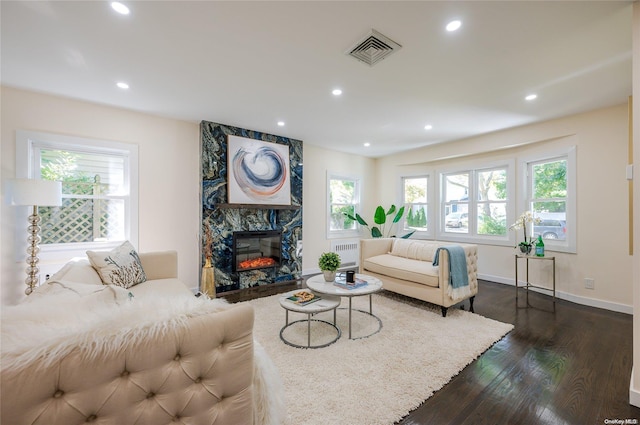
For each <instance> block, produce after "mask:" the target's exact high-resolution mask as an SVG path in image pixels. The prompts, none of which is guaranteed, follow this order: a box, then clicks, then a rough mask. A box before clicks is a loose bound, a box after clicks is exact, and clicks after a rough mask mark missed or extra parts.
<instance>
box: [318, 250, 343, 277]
mask: <svg viewBox="0 0 640 425" xmlns="http://www.w3.org/2000/svg"><path fill="white" fill-rule="evenodd" d="M318 267H320V270H322V273H323V274H324V280H325V281H327V282H333V281H334V280H335V278H336V270H338V267H340V256H339V255H338V254H337V253H335V252H323V253H322V255H320V258H318Z"/></svg>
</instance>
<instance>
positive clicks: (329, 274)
mask: <svg viewBox="0 0 640 425" xmlns="http://www.w3.org/2000/svg"><path fill="white" fill-rule="evenodd" d="M322 274H323V275H324V281H325V282H333V281H335V280H336V272H335V270H334V271H331V270H323V271H322Z"/></svg>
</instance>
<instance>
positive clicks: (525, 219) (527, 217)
mask: <svg viewBox="0 0 640 425" xmlns="http://www.w3.org/2000/svg"><path fill="white" fill-rule="evenodd" d="M527 223H533V224H537V223H540V218H538V217H534V215H533V213H532V212H531V211H525V212H523V213H522V214H520V217H518V219H517V220H516V222H515V223H513V224H512V225H511V226H509V229H510V230H518V229H522V234H523V236H524V241H522V242H520V243H519V244H518V245H517V246H518V247H520V252H522V253H523V254H525V255H529V254H530V253H531V247H532V246H533V243H532V241H531V236H528V235H530V234H529V232H528V231H527ZM527 236H528V239H527Z"/></svg>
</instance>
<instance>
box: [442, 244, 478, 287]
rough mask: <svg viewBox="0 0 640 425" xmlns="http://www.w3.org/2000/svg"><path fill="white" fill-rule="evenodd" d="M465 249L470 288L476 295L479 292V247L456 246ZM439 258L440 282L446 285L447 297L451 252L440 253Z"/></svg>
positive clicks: (470, 245) (443, 251)
mask: <svg viewBox="0 0 640 425" xmlns="http://www.w3.org/2000/svg"><path fill="white" fill-rule="evenodd" d="M456 245H460V246H461V247H462V249H464V252H465V257H466V259H467V275H468V278H469V287H470V290H471V293H472V294H473V295H475V294H476V293H477V292H478V246H477V245H473V244H462V243H461V244H456ZM439 255H440V257H439V270H438V275H439V280H440V282H442V285H445V291H444V292H443V295H444V296H445V297H447V295H446V294H447V291H448V286H449V252H448V251H447V250H442V251H440V254H439Z"/></svg>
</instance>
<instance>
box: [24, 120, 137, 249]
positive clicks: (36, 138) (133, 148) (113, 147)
mask: <svg viewBox="0 0 640 425" xmlns="http://www.w3.org/2000/svg"><path fill="white" fill-rule="evenodd" d="M40 149H54V150H62V151H64V150H69V151H74V152H84V153H92V154H98V155H100V154H109V155H117V156H122V157H123V158H124V165H125V170H124V178H125V191H126V187H128V193H126V192H125V194H123V195H121V196H118V197H119V198H122V199H124V205H125V225H124V227H125V229H124V231H125V240H128V241H130V242H131V243H132V244H133V246H138V192H139V191H138V186H139V176H138V145H135V144H131V143H123V142H115V141H108V140H97V139H89V138H84V137H75V136H65V135H59V134H51V133H39V132H32V131H22V130H18V131H17V132H16V177H17V178H35V179H39V178H40V168H39V163H38V162H37V161H38V160H39V151H40ZM28 209H29V207H23V208H19V209H18V211H16V220H17V223H16V228H17V229H16V244H17V245H16V246H18V247H21V246H24V247H25V248H26V238H25V237H23V236H24V235H25V234H26V227H27V226H26V221H27V216H28ZM23 223H24V225H23ZM122 242H123V241H120V240H118V241H115V240H114V241H105V242H101V241H98V242H73V243H57V244H41V245H40V255H39V257H40V259H41V260H42V261H56V260H61V259H66V258H68V257H70V256H72V257H73V256H84V255H85V252H86V251H87V250H104V249H111V248H113V247H116V246H118V245H119V244H121V243H122ZM17 251H19V252H24V250H21V249H20V248H19V249H18V250H17ZM20 258H22V256H20Z"/></svg>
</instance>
